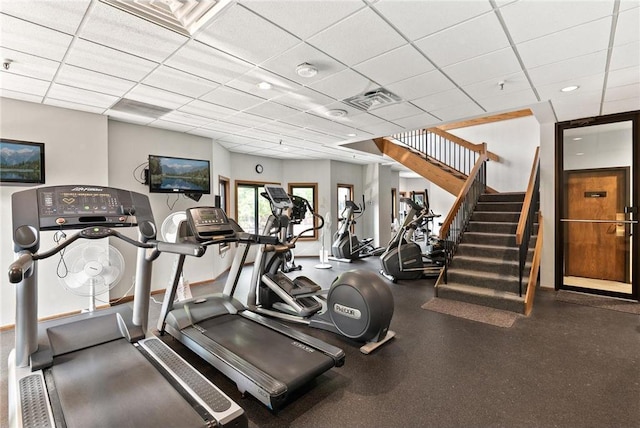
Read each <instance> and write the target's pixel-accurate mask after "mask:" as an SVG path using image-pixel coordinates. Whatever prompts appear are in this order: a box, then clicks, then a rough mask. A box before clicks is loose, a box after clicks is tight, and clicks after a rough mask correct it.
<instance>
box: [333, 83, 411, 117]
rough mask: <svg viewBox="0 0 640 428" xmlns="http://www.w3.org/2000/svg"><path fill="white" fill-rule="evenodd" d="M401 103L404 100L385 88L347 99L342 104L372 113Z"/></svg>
mask: <svg viewBox="0 0 640 428" xmlns="http://www.w3.org/2000/svg"><path fill="white" fill-rule="evenodd" d="M399 101H402V98H400V97H399V96H397V95H396V94H394V93H393V92H390V91H388V90H386V89H384V88H378V89H374V90H372V91H367V92H365V93H363V94H360V95H356V96H355V97H351V98H347V99H346V100H343V101H342V102H344V103H346V104H349V105H350V106H352V107H355V108H357V109H360V110H364V111H371V110H375V109H377V108H379V107H383V106H387V105H390V104H395V103H397V102H399Z"/></svg>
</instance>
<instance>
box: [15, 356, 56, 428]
mask: <svg viewBox="0 0 640 428" xmlns="http://www.w3.org/2000/svg"><path fill="white" fill-rule="evenodd" d="M15 361H16V360H15V349H14V350H12V351H11V352H10V354H9V379H8V384H9V385H8V393H9V394H8V395H9V409H8V410H9V427H11V428H18V427H24V428H30V427H32V428H49V427H55V422H54V419H53V411H52V410H51V405H50V404H49V395H48V393H47V387H46V386H45V382H44V375H43V374H42V371H41V370H38V371H34V372H32V371H31V369H30V368H29V367H16V364H15Z"/></svg>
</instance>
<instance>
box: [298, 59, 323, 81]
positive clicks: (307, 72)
mask: <svg viewBox="0 0 640 428" xmlns="http://www.w3.org/2000/svg"><path fill="white" fill-rule="evenodd" d="M296 73H297V74H298V76H300V77H307V78H308V77H313V76H315V75H316V74H318V69H317V68H316V67H315V66H314V65H311V64H309V63H308V62H303V63H302V64H300V65H298V66H297V67H296Z"/></svg>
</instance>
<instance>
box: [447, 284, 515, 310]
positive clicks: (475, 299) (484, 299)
mask: <svg viewBox="0 0 640 428" xmlns="http://www.w3.org/2000/svg"><path fill="white" fill-rule="evenodd" d="M437 296H438V297H441V298H444V299H451V300H457V301H459V302H466V303H472V304H475V305H481V306H488V307H490V308H495V309H502V310H505V311H511V312H516V313H519V314H523V313H524V303H522V302H514V301H511V300H504V299H500V298H491V297H490V296H476V295H470V294H466V293H462V292H459V291H458V290H451V289H447V287H446V286H442V287H440V286H439V287H438V289H437Z"/></svg>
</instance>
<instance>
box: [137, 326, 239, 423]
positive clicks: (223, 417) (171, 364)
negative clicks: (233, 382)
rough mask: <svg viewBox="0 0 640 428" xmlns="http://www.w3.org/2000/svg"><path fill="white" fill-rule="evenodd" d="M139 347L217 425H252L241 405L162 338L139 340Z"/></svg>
mask: <svg viewBox="0 0 640 428" xmlns="http://www.w3.org/2000/svg"><path fill="white" fill-rule="evenodd" d="M138 345H140V347H141V348H143V349H144V350H145V351H146V354H147V356H148V357H149V358H153V359H154V361H155V362H156V363H158V364H159V365H160V366H161V367H162V368H163V369H164V371H165V373H166V374H167V375H169V376H171V377H172V378H173V380H174V381H176V382H177V383H179V384H180V386H181V387H182V388H183V389H184V390H186V391H187V392H188V393H189V394H190V395H191V396H192V397H193V399H195V400H196V401H197V402H198V404H200V405H201V406H202V407H203V408H204V409H205V410H206V411H207V412H208V413H209V414H210V415H212V416H213V418H214V419H215V421H216V426H219V427H238V428H246V427H247V426H248V420H247V416H246V414H245V413H244V410H242V408H241V407H240V406H238V405H237V404H236V403H235V402H234V401H233V400H231V398H229V397H228V396H227V395H226V394H225V393H224V392H222V391H221V390H220V389H218V387H216V386H215V385H214V384H213V383H211V382H210V381H209V380H208V379H207V378H206V377H204V376H203V375H202V374H201V373H200V372H198V371H197V370H196V369H194V368H193V367H192V366H191V365H189V364H188V363H187V362H186V361H185V360H184V359H182V357H180V356H179V355H178V354H177V353H176V352H175V351H173V350H172V349H171V348H169V346H167V345H166V344H165V343H164V342H162V341H161V340H160V339H158V338H157V337H150V338H147V339H144V340H141V341H139V342H138Z"/></svg>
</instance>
